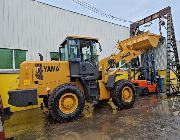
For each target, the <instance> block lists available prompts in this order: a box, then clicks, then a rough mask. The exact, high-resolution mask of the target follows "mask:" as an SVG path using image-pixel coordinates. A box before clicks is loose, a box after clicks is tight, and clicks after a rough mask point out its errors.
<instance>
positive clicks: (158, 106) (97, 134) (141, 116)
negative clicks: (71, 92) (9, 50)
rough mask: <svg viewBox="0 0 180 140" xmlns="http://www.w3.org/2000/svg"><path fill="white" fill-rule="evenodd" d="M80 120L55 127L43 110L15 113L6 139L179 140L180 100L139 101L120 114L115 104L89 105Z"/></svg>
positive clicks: (152, 97)
mask: <svg viewBox="0 0 180 140" xmlns="http://www.w3.org/2000/svg"><path fill="white" fill-rule="evenodd" d="M82 116H83V117H81V118H80V119H78V120H77V121H74V122H70V123H54V122H53V121H52V120H50V119H48V115H47V114H43V111H42V110H41V109H33V110H28V111H22V112H17V113H14V114H13V115H12V116H11V118H10V119H9V120H6V121H5V124H4V128H5V134H6V136H7V137H14V139H15V140H16V139H17V140H22V139H24V140H51V139H52V140H56V139H58V140H86V139H87V140H121V139H122V140H123V139H147V138H148V139H162V138H164V139H179V137H180V133H179V132H180V97H178V96H177V97H172V98H169V97H168V98H162V96H161V97H160V96H159V95H150V96H145V97H138V99H137V102H136V103H135V105H134V107H133V108H131V109H126V110H118V109H117V108H116V106H115V105H114V104H113V103H112V100H110V101H109V102H105V103H100V104H98V105H96V106H93V105H92V104H89V103H86V106H85V108H84V110H83V113H82Z"/></svg>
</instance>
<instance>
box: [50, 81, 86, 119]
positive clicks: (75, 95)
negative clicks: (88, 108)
mask: <svg viewBox="0 0 180 140" xmlns="http://www.w3.org/2000/svg"><path fill="white" fill-rule="evenodd" d="M84 105H85V96H84V94H83V93H82V92H81V90H80V89H79V88H78V87H77V86H75V85H72V84H63V85H60V86H58V87H57V88H56V89H55V90H54V91H53V93H52V94H51V95H50V98H49V103H48V106H49V112H50V115H51V116H52V117H53V119H55V120H56V121H58V122H68V121H72V120H75V119H76V118H77V117H78V116H79V115H80V114H81V112H82V111H83V108H84Z"/></svg>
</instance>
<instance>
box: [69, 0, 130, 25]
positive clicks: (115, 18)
mask: <svg viewBox="0 0 180 140" xmlns="http://www.w3.org/2000/svg"><path fill="white" fill-rule="evenodd" d="M72 1H73V2H75V3H76V4H78V5H80V6H82V7H84V8H86V9H89V10H91V11H92V12H95V13H96V14H99V15H101V16H104V17H107V18H110V19H113V20H116V21H121V22H127V23H133V21H130V20H126V19H122V18H119V17H115V16H113V15H111V14H108V13H106V12H104V11H102V10H99V9H98V8H96V7H95V6H92V5H90V4H89V3H87V2H85V1H83V0H72Z"/></svg>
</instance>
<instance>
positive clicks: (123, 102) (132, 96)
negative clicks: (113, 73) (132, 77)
mask: <svg viewBox="0 0 180 140" xmlns="http://www.w3.org/2000/svg"><path fill="white" fill-rule="evenodd" d="M135 100H136V92H135V88H134V85H133V84H132V83H131V82H129V81H128V80H120V81H118V82H117V83H116V84H115V86H114V89H113V91H112V101H113V103H114V104H115V105H116V106H117V107H118V108H121V109H126V108H131V107H132V106H133V105H134V103H135Z"/></svg>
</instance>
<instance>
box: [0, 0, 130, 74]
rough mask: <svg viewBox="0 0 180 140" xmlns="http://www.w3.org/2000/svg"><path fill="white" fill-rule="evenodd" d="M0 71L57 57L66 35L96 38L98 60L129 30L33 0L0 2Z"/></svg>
mask: <svg viewBox="0 0 180 140" xmlns="http://www.w3.org/2000/svg"><path fill="white" fill-rule="evenodd" d="M0 19H1V20H0V60H1V62H6V63H0V70H1V71H3V70H12V69H19V64H20V63H21V62H22V61H25V60H39V55H38V53H40V54H42V55H43V57H44V60H54V59H57V57H59V55H58V50H59V45H60V44H61V42H62V41H63V40H64V39H65V37H66V36H68V35H78V36H89V37H94V38H99V41H100V42H101V46H102V49H103V51H102V52H101V54H100V57H101V58H102V57H104V56H107V55H109V54H110V53H111V52H114V47H115V45H116V43H117V41H118V40H123V39H125V38H128V37H129V28H127V27H123V26H120V25H116V24H113V23H109V22H106V21H102V20H99V19H95V18H92V17H88V16H85V15H81V14H78V13H75V12H72V11H68V10H65V9H61V8H58V7H54V6H51V5H47V4H44V3H41V2H38V1H33V0H13V1H12V0H1V1H0Z"/></svg>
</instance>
